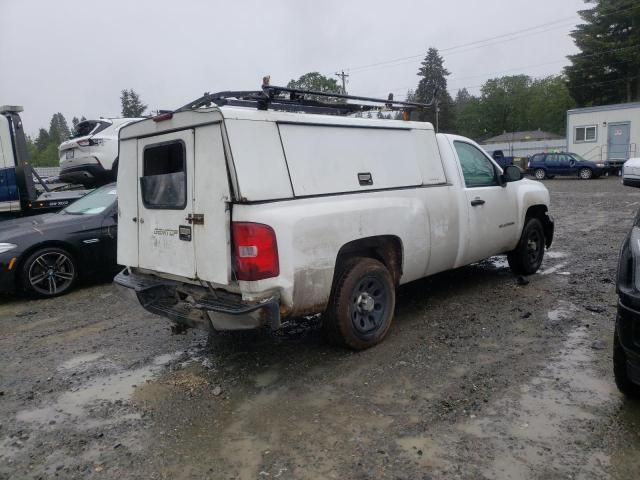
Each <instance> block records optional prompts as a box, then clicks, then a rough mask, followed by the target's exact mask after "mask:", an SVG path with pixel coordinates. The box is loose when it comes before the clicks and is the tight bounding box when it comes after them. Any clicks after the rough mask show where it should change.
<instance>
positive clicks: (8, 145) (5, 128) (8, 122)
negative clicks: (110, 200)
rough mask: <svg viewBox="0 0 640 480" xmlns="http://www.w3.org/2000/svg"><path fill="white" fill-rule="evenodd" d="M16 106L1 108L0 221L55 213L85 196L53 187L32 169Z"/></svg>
mask: <svg viewBox="0 0 640 480" xmlns="http://www.w3.org/2000/svg"><path fill="white" fill-rule="evenodd" d="M22 111H23V108H22V107H20V106H17V105H3V106H0V220H3V219H7V218H12V217H16V216H25V215H35V214H39V213H47V212H53V211H56V210H60V209H62V208H64V207H66V206H67V205H69V204H71V203H72V202H74V201H75V200H77V199H78V198H80V197H82V196H83V195H86V194H87V193H88V192H89V191H90V190H84V189H82V188H79V187H77V186H74V185H62V186H60V187H58V188H55V189H54V188H51V187H50V186H49V184H48V183H47V182H45V181H44V180H43V179H42V178H41V177H40V176H39V175H38V173H37V172H36V170H35V169H34V168H33V166H32V165H31V163H30V162H29V157H28V153H27V141H26V137H25V134H24V129H23V126H22V119H21V118H20V112H22Z"/></svg>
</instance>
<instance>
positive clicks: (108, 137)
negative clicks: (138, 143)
mask: <svg viewBox="0 0 640 480" xmlns="http://www.w3.org/2000/svg"><path fill="white" fill-rule="evenodd" d="M138 120H141V119H140V118H101V119H100V120H85V121H83V122H80V123H78V125H77V126H76V128H75V129H74V131H73V133H72V134H71V138H69V140H67V141H66V142H63V143H61V144H60V147H59V148H58V151H59V157H60V180H61V181H63V182H67V183H79V184H82V185H85V186H93V187H95V186H99V185H104V184H105V183H108V182H112V181H115V179H116V177H117V174H118V163H119V162H118V132H119V131H120V129H121V128H122V127H124V126H125V125H128V124H130V123H132V122H135V121H138Z"/></svg>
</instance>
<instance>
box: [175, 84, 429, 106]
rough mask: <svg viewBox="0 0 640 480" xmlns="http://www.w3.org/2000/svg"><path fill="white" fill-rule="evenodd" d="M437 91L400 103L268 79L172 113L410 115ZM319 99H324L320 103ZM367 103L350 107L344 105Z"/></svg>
mask: <svg viewBox="0 0 640 480" xmlns="http://www.w3.org/2000/svg"><path fill="white" fill-rule="evenodd" d="M436 94H437V91H436V92H434V94H433V98H432V100H431V101H430V102H429V103H418V102H403V101H398V100H394V99H393V94H392V93H390V94H389V98H387V99H381V98H372V97H361V96H356V95H346V94H342V93H334V92H318V91H314V90H302V89H298V88H289V87H278V86H271V85H269V77H265V78H264V80H263V85H262V90H253V91H251V90H249V91H224V92H218V93H205V94H204V95H203V96H202V97H200V98H197V99H195V100H193V101H192V102H189V103H187V104H186V105H184V106H183V107H181V108H179V109H177V110H176V112H180V111H187V110H193V109H196V108H201V107H208V106H211V105H212V104H214V105H217V106H224V105H229V106H240V107H253V108H257V109H258V110H281V111H288V112H305V113H323V114H333V115H346V114H350V113H357V112H366V111H371V110H379V109H381V108H382V107H384V108H385V109H387V110H393V111H402V112H407V113H408V112H411V111H413V110H420V109H425V108H429V107H431V106H432V105H433V104H434V102H435V96H436ZM320 98H322V99H324V98H326V99H327V101H323V100H321V99H320ZM349 100H351V101H357V102H368V103H353V102H348V101H349Z"/></svg>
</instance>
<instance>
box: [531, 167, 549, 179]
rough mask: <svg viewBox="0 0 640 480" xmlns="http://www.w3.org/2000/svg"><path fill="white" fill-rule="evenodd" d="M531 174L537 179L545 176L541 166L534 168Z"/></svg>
mask: <svg viewBox="0 0 640 480" xmlns="http://www.w3.org/2000/svg"><path fill="white" fill-rule="evenodd" d="M533 175H534V176H535V177H536V178H537V179H538V180H544V178H545V177H546V176H547V173H546V172H545V171H544V169H543V168H536V169H535V171H534V172H533Z"/></svg>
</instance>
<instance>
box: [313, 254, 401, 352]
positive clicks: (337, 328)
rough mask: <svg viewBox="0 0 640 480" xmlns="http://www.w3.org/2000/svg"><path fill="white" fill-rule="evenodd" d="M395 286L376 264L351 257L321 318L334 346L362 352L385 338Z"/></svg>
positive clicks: (389, 321) (336, 281)
mask: <svg viewBox="0 0 640 480" xmlns="http://www.w3.org/2000/svg"><path fill="white" fill-rule="evenodd" d="M395 301H396V292H395V285H394V283H393V279H392V277H391V274H390V273H389V270H387V268H386V267H385V266H384V265H383V264H382V263H381V262H379V261H378V260H374V259H372V258H364V257H354V258H350V259H348V260H347V261H346V262H345V263H343V264H342V266H341V268H340V271H339V272H338V274H337V275H336V278H335V281H334V287H333V292H332V294H331V299H330V300H329V305H328V306H327V310H326V311H325V314H324V318H323V330H324V332H325V334H326V336H327V339H328V340H329V341H330V342H331V343H334V344H338V345H341V346H345V347H349V348H352V349H354V350H364V349H366V348H369V347H372V346H374V345H375V344H377V343H379V342H380V341H382V339H383V338H384V337H385V336H386V335H387V332H388V331H389V327H390V326H391V321H392V319H393V312H394V309H395Z"/></svg>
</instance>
